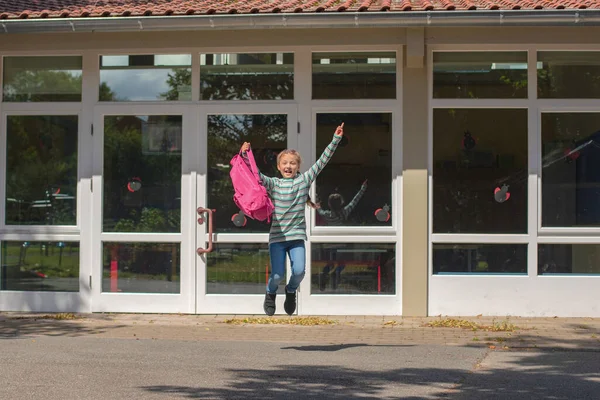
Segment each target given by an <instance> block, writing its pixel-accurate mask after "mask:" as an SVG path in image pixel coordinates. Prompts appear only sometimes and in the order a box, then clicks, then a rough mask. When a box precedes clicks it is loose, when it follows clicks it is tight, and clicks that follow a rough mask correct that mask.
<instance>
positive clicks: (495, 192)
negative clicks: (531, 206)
mask: <svg viewBox="0 0 600 400" xmlns="http://www.w3.org/2000/svg"><path fill="white" fill-rule="evenodd" d="M433 231H434V232H435V233H526V232H527V110H518V109H509V110H499V109H494V110H491V109H481V110H473V109H438V110H434V112H433Z"/></svg>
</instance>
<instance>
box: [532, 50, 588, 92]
mask: <svg viewBox="0 0 600 400" xmlns="http://www.w3.org/2000/svg"><path fill="white" fill-rule="evenodd" d="M537 54H538V71H537V76H538V88H537V89H538V90H537V93H538V97H539V98H540V99H599V98H600V52H591V51H540V52H538V53H537Z"/></svg>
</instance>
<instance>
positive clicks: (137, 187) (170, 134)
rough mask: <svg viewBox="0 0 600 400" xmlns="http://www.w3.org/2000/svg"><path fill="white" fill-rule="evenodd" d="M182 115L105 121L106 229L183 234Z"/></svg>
mask: <svg viewBox="0 0 600 400" xmlns="http://www.w3.org/2000/svg"><path fill="white" fill-rule="evenodd" d="M181 132H182V117H181V116H178V115H174V116H161V115H150V116H148V115H146V116H134V115H128V116H109V117H105V119H104V176H103V178H104V203H103V219H104V225H103V227H104V232H180V231H181V228H180V225H181V146H182V134H181Z"/></svg>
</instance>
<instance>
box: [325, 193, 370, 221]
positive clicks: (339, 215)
mask: <svg viewBox="0 0 600 400" xmlns="http://www.w3.org/2000/svg"><path fill="white" fill-rule="evenodd" d="M366 190H367V186H366V185H362V186H361V187H360V190H359V191H358V193H356V195H355V196H354V198H353V199H352V200H351V201H350V203H348V204H347V205H346V206H345V207H344V208H342V210H341V211H340V212H334V211H331V210H323V209H321V208H319V209H318V210H317V212H318V213H319V215H321V216H322V217H323V218H325V220H326V221H327V224H328V225H331V226H342V225H344V221H346V220H347V219H348V215H350V213H351V212H352V210H354V207H356V205H357V204H358V202H359V200H360V198H361V197H362V196H363V194H365V191H366Z"/></svg>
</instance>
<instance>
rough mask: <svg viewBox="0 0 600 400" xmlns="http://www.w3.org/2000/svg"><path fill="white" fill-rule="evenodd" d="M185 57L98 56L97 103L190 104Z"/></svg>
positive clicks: (189, 61)
mask: <svg viewBox="0 0 600 400" xmlns="http://www.w3.org/2000/svg"><path fill="white" fill-rule="evenodd" d="M191 65H192V56H191V55H189V54H150V55H118V56H117V55H107V56H100V101H157V100H172V101H176V100H179V101H191V100H192V68H191Z"/></svg>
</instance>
